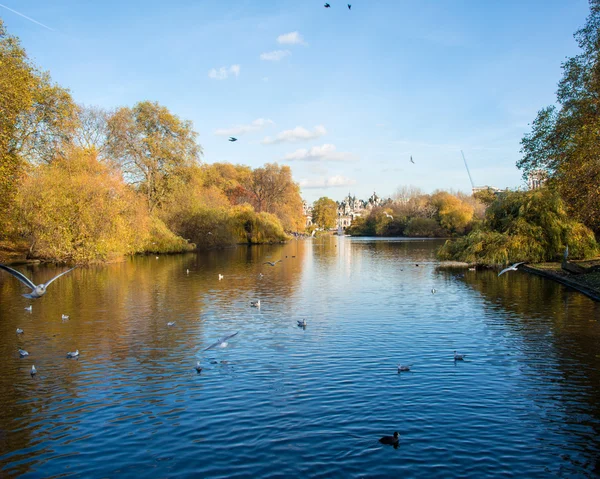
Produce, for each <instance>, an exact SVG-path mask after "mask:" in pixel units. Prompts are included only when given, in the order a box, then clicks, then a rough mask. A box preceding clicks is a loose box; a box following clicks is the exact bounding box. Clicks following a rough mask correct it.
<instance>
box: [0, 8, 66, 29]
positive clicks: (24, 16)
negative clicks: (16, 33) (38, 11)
mask: <svg viewBox="0 0 600 479" xmlns="http://www.w3.org/2000/svg"><path fill="white" fill-rule="evenodd" d="M0 7H2V8H6V9H7V10H9V11H11V12H13V13H15V14H16V15H19V16H21V17H23V18H26V19H27V20H29V21H30V22H33V23H36V24H38V25H40V26H42V27H44V28H47V29H48V30H50V31H51V32H55V31H56V30H54V28H50V27H49V26H48V25H44V24H43V23H41V22H38V21H37V20H34V19H33V18H31V17H28V16H27V15H23V14H22V13H21V12H17V11H16V10H13V9H12V8H8V7H7V6H6V5H2V4H1V3H0Z"/></svg>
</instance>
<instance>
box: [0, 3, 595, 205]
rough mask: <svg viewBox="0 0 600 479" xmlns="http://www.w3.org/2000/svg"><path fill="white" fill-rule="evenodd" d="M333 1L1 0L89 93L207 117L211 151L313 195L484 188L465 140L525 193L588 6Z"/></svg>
mask: <svg viewBox="0 0 600 479" xmlns="http://www.w3.org/2000/svg"><path fill="white" fill-rule="evenodd" d="M329 3H330V4H331V8H329V9H325V8H323V4H324V2H321V1H319V0H314V1H313V0H310V1H307V0H296V1H291V0H265V1H258V0H252V1H250V0H231V1H223V0H202V1H201V0H174V1H169V2H166V1H164V2H158V1H154V0H149V1H144V2H141V1H128V2H120V1H114V0H108V1H104V2H81V1H76V0H56V1H52V0H44V1H40V0H0V4H1V5H2V6H3V7H8V8H10V9H13V10H16V11H18V12H20V13H21V14H23V15H26V16H28V17H30V18H31V19H33V20H36V21H37V22H40V23H42V24H43V25H45V26H47V27H49V28H51V29H52V30H50V29H48V28H45V27H44V26H41V25H39V24H37V23H34V22H33V21H30V20H28V19H26V18H23V17H22V16H19V15H17V14H15V13H13V12H12V11H10V10H8V9H7V8H3V7H0V17H1V18H2V19H3V20H4V22H5V25H6V27H7V29H8V31H9V32H10V33H11V34H13V35H17V36H18V37H20V39H21V41H22V44H23V46H24V47H25V48H26V49H27V51H28V53H29V55H30V56H31V57H32V58H33V59H34V61H35V62H36V63H37V64H38V66H40V67H41V68H43V69H45V70H48V71H49V72H50V74H51V75H52V78H53V79H54V80H55V81H56V82H58V83H59V84H61V85H62V86H64V87H67V88H69V89H70V90H71V92H72V94H73V97H74V98H75V100H76V101H77V102H79V103H85V104H91V105H99V106H102V107H105V108H114V107H118V106H124V105H127V106H131V105H133V104H134V103H136V102H137V101H140V100H152V101H158V102H159V103H161V104H163V105H165V106H167V107H168V108H169V109H170V110H171V111H173V112H174V113H175V114H177V115H179V116H180V117H182V118H184V119H189V120H192V121H193V123H194V127H195V129H196V131H197V132H198V133H199V143H200V144H201V145H202V147H203V148H204V158H203V161H206V162H208V163H213V162H232V163H242V164H247V165H250V166H253V167H257V166H260V165H262V164H264V163H266V162H278V163H280V164H287V165H289V166H291V168H292V171H293V174H294V178H295V180H296V181H298V182H299V183H300V185H301V186H302V193H303V196H304V197H305V198H306V199H307V200H309V201H313V200H315V199H317V198H319V197H320V196H330V197H332V198H334V199H338V200H339V199H341V198H342V197H343V196H345V195H346V194H347V193H348V192H349V191H351V192H353V193H354V194H356V195H357V196H359V197H361V198H365V199H366V198H367V197H368V196H370V194H371V193H372V192H373V191H377V193H378V194H379V195H380V196H388V195H392V194H393V193H394V191H395V190H396V189H397V188H398V187H399V186H402V185H414V186H418V187H420V188H422V189H423V190H425V191H426V192H431V191H433V190H434V189H436V188H444V189H450V188H451V189H454V190H462V191H470V183H469V178H468V176H467V173H466V171H465V168H464V165H463V162H462V157H461V155H460V150H461V149H462V150H463V151H464V153H465V155H466V157H467V161H468V162H469V166H470V169H471V173H472V175H473V179H474V181H475V183H476V185H493V186H496V187H500V188H506V187H509V188H515V187H518V186H520V185H523V181H522V179H521V174H520V172H519V171H518V170H517V169H516V167H515V162H516V161H517V160H518V159H519V158H520V154H519V149H520V144H519V142H520V139H521V138H522V136H523V134H524V133H525V132H527V131H528V128H529V127H528V123H530V122H531V121H532V120H533V119H534V118H535V115H536V112H537V111H538V110H539V109H540V108H542V107H544V106H546V105H549V104H552V103H553V102H554V101H555V92H556V85H557V82H558V81H559V79H560V77H561V68H560V64H561V62H562V61H563V60H564V59H565V57H566V56H571V55H574V54H576V53H577V51H578V50H577V45H576V43H575V41H574V39H573V32H574V31H575V30H577V28H579V27H580V26H582V25H583V23H584V22H585V18H586V16H587V14H588V11H589V8H588V3H587V0H568V1H564V0H519V1H517V0H503V1H502V2H491V1H489V2H488V1H486V0H437V1H434V0H419V1H418V2H415V1H408V0H380V1H377V0H370V1H365V0H363V1H359V0H356V1H353V2H351V3H352V10H351V11H349V10H348V8H347V7H346V3H342V2H339V1H335V0H330V1H329ZM229 134H233V136H236V137H237V138H238V139H239V141H237V142H236V143H230V142H229V141H227V138H228V135H229ZM411 155H412V157H413V159H414V161H415V164H412V163H410V161H409V159H410V156H411Z"/></svg>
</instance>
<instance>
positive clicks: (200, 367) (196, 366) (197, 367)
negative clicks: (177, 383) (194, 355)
mask: <svg viewBox="0 0 600 479" xmlns="http://www.w3.org/2000/svg"><path fill="white" fill-rule="evenodd" d="M194 369H195V370H196V372H198V373H199V372H201V371H202V366H200V361H197V362H196V365H195V366H194Z"/></svg>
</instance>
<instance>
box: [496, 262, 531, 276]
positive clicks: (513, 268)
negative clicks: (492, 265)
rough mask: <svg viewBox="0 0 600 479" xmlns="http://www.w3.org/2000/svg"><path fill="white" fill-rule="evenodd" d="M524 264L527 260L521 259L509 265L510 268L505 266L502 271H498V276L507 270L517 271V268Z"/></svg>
mask: <svg viewBox="0 0 600 479" xmlns="http://www.w3.org/2000/svg"><path fill="white" fill-rule="evenodd" d="M522 264H525V261H521V262H520V263H515V264H513V265H512V266H509V267H508V268H504V269H503V270H502V271H500V272H499V273H498V276H500V275H501V274H503V273H506V272H507V271H516V270H517V268H518V267H519V266H520V265H522Z"/></svg>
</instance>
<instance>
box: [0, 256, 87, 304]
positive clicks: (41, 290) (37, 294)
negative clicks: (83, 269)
mask: <svg viewBox="0 0 600 479" xmlns="http://www.w3.org/2000/svg"><path fill="white" fill-rule="evenodd" d="M76 267H77V266H75V268H76ZM75 268H71V269H68V270H67V271H64V272H63V273H60V274H59V275H57V276H55V277H54V278H52V279H51V280H50V281H48V282H46V283H42V284H38V285H37V286H36V285H35V284H33V282H32V281H31V280H30V279H29V278H28V277H27V276H25V275H24V274H23V273H20V272H19V271H17V270H15V269H12V268H9V267H8V266H5V265H3V264H0V269H3V270H4V271H6V272H7V273H10V274H12V275H13V276H14V277H15V278H17V279H18V280H19V281H20V282H21V283H23V284H24V285H26V286H27V287H28V288H31V293H27V294H24V295H23V296H24V297H26V298H30V299H36V298H41V297H42V296H44V294H46V288H47V287H48V286H49V285H50V283H52V281H54V280H56V279H58V278H60V277H61V276H62V275H63V274H67V273H68V272H69V271H73V270H74V269H75Z"/></svg>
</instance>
